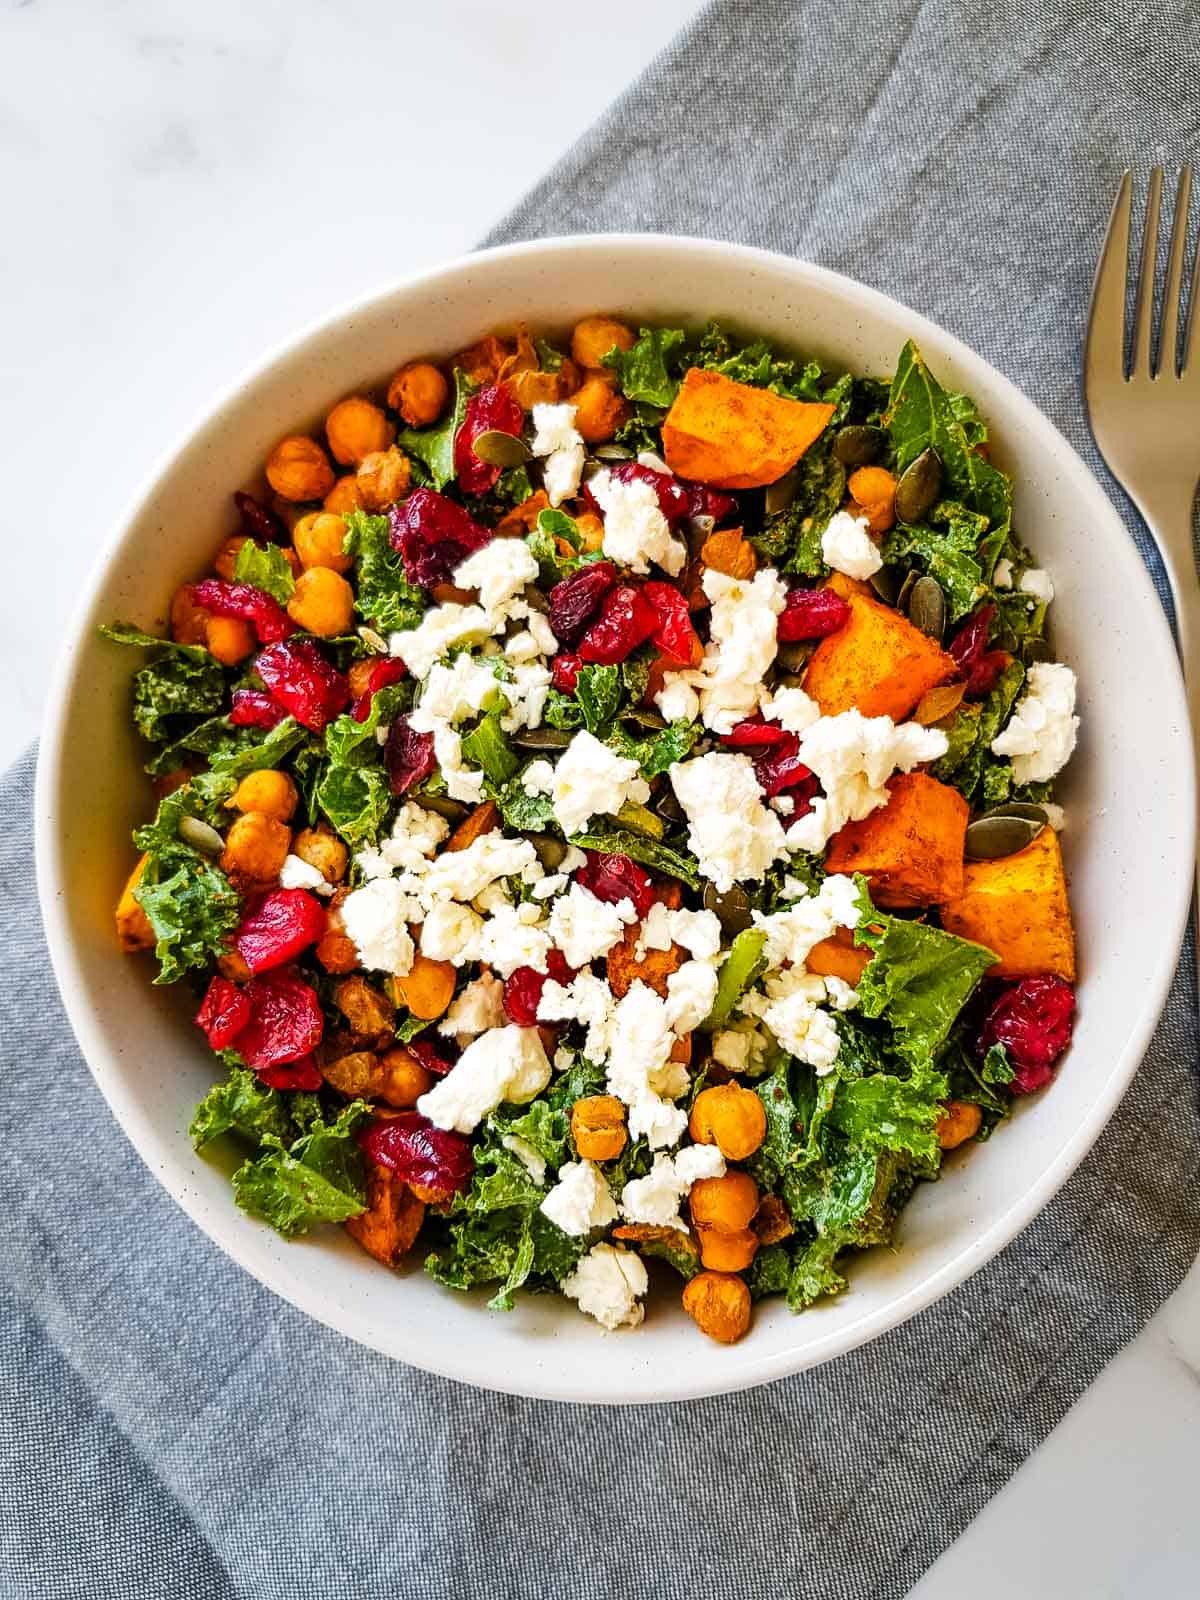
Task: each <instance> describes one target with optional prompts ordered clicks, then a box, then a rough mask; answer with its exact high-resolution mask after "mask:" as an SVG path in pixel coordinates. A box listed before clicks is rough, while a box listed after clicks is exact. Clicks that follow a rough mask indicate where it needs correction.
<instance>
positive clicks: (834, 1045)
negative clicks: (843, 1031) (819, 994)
mask: <svg viewBox="0 0 1200 1600" xmlns="http://www.w3.org/2000/svg"><path fill="white" fill-rule="evenodd" d="M817 982H818V983H820V979H818V980H817ZM762 1020H763V1021H764V1022H765V1023H766V1025H767V1027H768V1028H770V1030H771V1032H772V1033H773V1034H774V1035H775V1037H776V1039H778V1041H779V1043H780V1044H781V1045H782V1046H783V1048H784V1049H785V1050H786V1051H787V1052H788V1054H789V1055H793V1056H795V1057H796V1059H797V1060H798V1061H806V1062H807V1063H808V1065H809V1066H810V1067H814V1068H815V1069H816V1071H817V1073H818V1075H819V1076H822V1077H823V1076H824V1074H825V1073H827V1072H831V1071H832V1070H833V1064H834V1062H835V1061H836V1060H837V1053H838V1043H839V1041H838V1031H837V1023H836V1022H834V1020H833V1018H832V1017H831V1016H830V1015H829V1013H828V1011H822V1010H821V1009H820V1008H819V1006H817V1005H816V1004H815V1003H814V1002H813V1001H812V1000H811V999H809V998H808V996H807V995H806V994H805V992H804V990H803V989H796V990H794V991H793V992H792V993H791V994H788V995H785V996H783V997H782V998H781V999H779V1000H773V1001H772V1002H771V1004H770V1005H768V1006H767V1007H766V1008H765V1009H764V1011H763V1013H762Z"/></svg>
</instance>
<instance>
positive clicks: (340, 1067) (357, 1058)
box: [321, 1050, 382, 1100]
mask: <svg viewBox="0 0 1200 1600" xmlns="http://www.w3.org/2000/svg"><path fill="white" fill-rule="evenodd" d="M321 1076H322V1077H323V1078H324V1079H325V1082H326V1083H328V1084H330V1085H332V1087H333V1088H335V1089H337V1090H338V1091H339V1092H340V1093H342V1094H344V1095H346V1096H348V1097H349V1098H350V1099H352V1100H358V1099H360V1098H361V1099H364V1100H370V1099H372V1098H374V1097H375V1096H376V1095H378V1093H379V1083H380V1079H381V1076H382V1074H381V1073H380V1070H379V1060H378V1057H376V1056H375V1055H374V1054H373V1053H372V1052H371V1051H370V1050H351V1051H349V1052H348V1054H346V1055H341V1056H334V1057H333V1059H332V1060H329V1061H322V1062H321Z"/></svg>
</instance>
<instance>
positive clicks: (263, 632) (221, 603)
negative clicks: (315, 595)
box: [193, 578, 296, 644]
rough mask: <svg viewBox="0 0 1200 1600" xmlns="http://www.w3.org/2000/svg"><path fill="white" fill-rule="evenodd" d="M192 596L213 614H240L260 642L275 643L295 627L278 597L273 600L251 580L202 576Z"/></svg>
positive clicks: (220, 615)
mask: <svg viewBox="0 0 1200 1600" xmlns="http://www.w3.org/2000/svg"><path fill="white" fill-rule="evenodd" d="M193 599H194V600H195V602H196V604H197V605H198V606H201V607H203V609H204V610H205V611H211V612H212V614H213V616H214V617H241V618H242V619H243V620H244V621H246V622H248V623H250V625H251V626H252V627H253V629H254V632H255V634H256V636H257V638H258V642H259V644H274V643H275V642H276V640H278V639H286V638H287V636H288V635H289V634H290V633H295V631H296V624H295V623H294V622H293V621H292V619H291V617H289V616H288V614H287V612H286V611H285V610H284V609H283V607H282V606H281V605H280V604H279V602H278V600H272V598H271V596H270V595H269V594H264V593H263V591H262V590H261V589H256V588H255V587H254V585H253V584H252V583H226V582H225V581H224V579H222V578H205V579H204V580H203V582H201V583H198V584H197V585H196V586H195V589H194V590H193Z"/></svg>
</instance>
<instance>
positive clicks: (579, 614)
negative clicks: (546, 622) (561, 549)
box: [550, 561, 617, 645]
mask: <svg viewBox="0 0 1200 1600" xmlns="http://www.w3.org/2000/svg"><path fill="white" fill-rule="evenodd" d="M616 581H617V569H616V567H614V566H613V564H612V562H611V561H590V562H589V563H588V564H587V565H586V566H584V567H580V568H579V570H578V572H573V573H572V574H571V575H570V577H569V578H564V579H563V580H562V581H561V583H556V584H555V585H554V587H553V589H551V591H550V626H551V628H553V630H554V634H555V637H556V638H558V639H561V640H562V642H563V644H570V645H574V644H577V643H578V642H579V639H580V636H581V635H582V633H583V631H584V629H585V628H586V627H587V625H588V623H589V622H590V621H591V619H592V618H593V617H594V616H595V615H596V612H597V611H599V609H600V602H601V601H602V600H603V599H604V596H605V595H606V594H607V593H608V591H609V590H610V589H611V588H612V586H613V584H614V583H616Z"/></svg>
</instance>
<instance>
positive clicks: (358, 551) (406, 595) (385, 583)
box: [345, 511, 425, 633]
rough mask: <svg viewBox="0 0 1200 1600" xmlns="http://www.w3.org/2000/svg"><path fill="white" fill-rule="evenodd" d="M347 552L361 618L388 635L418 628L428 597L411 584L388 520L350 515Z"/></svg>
mask: <svg viewBox="0 0 1200 1600" xmlns="http://www.w3.org/2000/svg"><path fill="white" fill-rule="evenodd" d="M345 551H346V554H347V555H348V556H353V557H354V576H355V579H356V583H357V592H356V594H355V597H354V606H355V609H356V610H357V612H358V613H359V615H360V616H361V617H364V618H365V619H366V621H367V622H369V623H370V624H371V625H372V626H373V627H375V628H380V629H382V630H383V632H385V633H389V632H391V631H392V630H395V631H397V632H401V631H403V630H404V629H408V628H415V627H416V626H417V625H418V624H419V623H420V621H421V618H422V616H423V615H424V612H425V594H424V591H423V590H421V589H418V588H417V587H416V585H415V584H411V583H409V581H408V578H407V576H406V575H405V571H404V561H403V559H402V558H401V556H400V552H399V551H398V550H393V549H392V544H391V539H390V537H389V530H388V519H387V518H386V517H372V516H368V515H367V513H366V512H365V511H351V512H350V513H349V514H348V515H347V517H346V538H345Z"/></svg>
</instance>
